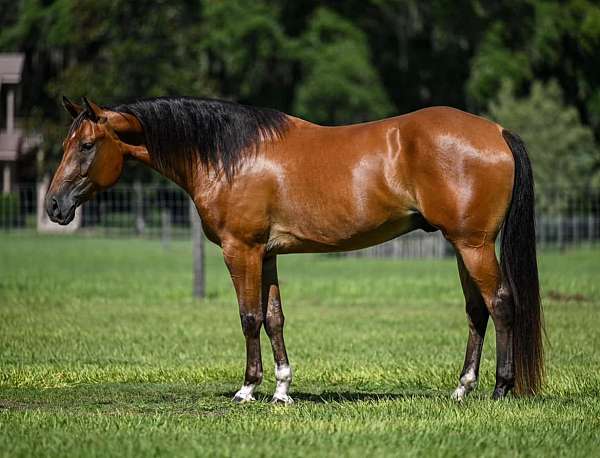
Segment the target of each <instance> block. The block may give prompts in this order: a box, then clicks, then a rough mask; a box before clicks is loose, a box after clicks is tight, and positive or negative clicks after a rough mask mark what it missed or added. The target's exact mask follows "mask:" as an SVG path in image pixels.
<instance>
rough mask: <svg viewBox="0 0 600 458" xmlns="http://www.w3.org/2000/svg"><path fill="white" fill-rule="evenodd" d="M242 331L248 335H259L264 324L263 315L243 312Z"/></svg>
mask: <svg viewBox="0 0 600 458" xmlns="http://www.w3.org/2000/svg"><path fill="white" fill-rule="evenodd" d="M240 321H241V322H242V331H243V332H244V336H246V337H258V336H259V334H260V327H261V326H262V316H260V315H259V314H256V313H254V312H241V313H240Z"/></svg>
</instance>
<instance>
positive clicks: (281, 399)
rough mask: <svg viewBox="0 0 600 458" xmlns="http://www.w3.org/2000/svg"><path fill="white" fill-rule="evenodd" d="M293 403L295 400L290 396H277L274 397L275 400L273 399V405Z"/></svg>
mask: <svg viewBox="0 0 600 458" xmlns="http://www.w3.org/2000/svg"><path fill="white" fill-rule="evenodd" d="M293 403H294V400H293V399H292V398H291V396H288V395H287V394H275V395H273V399H271V404H285V405H290V404H293Z"/></svg>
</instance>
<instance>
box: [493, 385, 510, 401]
mask: <svg viewBox="0 0 600 458" xmlns="http://www.w3.org/2000/svg"><path fill="white" fill-rule="evenodd" d="M507 392H508V391H507V390H505V389H504V388H496V389H494V392H493V393H492V399H493V400H494V401H500V400H502V399H504V398H505V397H506V394H507Z"/></svg>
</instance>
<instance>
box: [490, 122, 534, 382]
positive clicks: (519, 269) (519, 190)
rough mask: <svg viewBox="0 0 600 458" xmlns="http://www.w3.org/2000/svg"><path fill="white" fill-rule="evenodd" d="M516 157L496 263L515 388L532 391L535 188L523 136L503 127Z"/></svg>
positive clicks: (504, 134)
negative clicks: (509, 315) (508, 314)
mask: <svg viewBox="0 0 600 458" xmlns="http://www.w3.org/2000/svg"><path fill="white" fill-rule="evenodd" d="M502 136H503V137H504V140H505V141H506V143H508V146H509V147H510V149H511V151H512V153H513V156H514V158H515V181H514V185H513V191H512V202H511V204H510V208H509V209H508V214H507V215H506V219H505V221H504V228H503V230H502V245H501V246H502V248H501V256H500V263H501V264H502V273H503V275H504V278H505V280H506V281H507V282H508V285H509V286H510V289H511V292H512V296H513V302H514V312H515V313H514V327H513V351H514V362H515V392H516V393H517V394H534V393H536V392H538V391H539V390H540V388H541V385H542V381H543V378H544V348H543V342H542V338H543V336H542V334H543V317H542V304H541V300H540V284H539V279H538V268H537V258H536V249H535V193H534V189H533V174H532V171H531V162H530V161H529V157H528V155H527V150H526V149H525V144H524V143H523V141H522V140H521V139H520V138H519V137H518V136H517V135H515V134H513V133H511V132H509V131H507V130H503V131H502Z"/></svg>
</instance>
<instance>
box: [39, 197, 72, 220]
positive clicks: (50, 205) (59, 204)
mask: <svg viewBox="0 0 600 458" xmlns="http://www.w3.org/2000/svg"><path fill="white" fill-rule="evenodd" d="M76 208H77V202H76V201H75V199H73V198H72V197H71V196H70V195H67V196H60V195H58V194H55V195H48V196H46V213H48V217H49V218H50V220H51V221H53V222H55V223H58V224H60V225H62V226H66V225H67V224H69V223H70V222H71V221H73V218H74V217H75V210H76Z"/></svg>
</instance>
